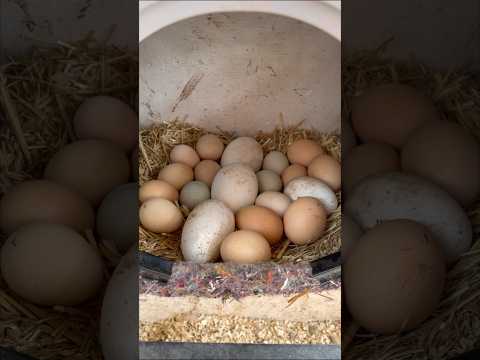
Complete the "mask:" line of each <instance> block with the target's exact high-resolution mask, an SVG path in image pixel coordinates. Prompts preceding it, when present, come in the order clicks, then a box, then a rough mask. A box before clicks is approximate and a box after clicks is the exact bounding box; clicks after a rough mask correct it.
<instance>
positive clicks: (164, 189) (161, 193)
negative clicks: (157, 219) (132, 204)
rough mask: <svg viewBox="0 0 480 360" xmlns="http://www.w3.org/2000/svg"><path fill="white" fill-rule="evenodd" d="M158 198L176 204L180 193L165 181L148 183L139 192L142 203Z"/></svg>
mask: <svg viewBox="0 0 480 360" xmlns="http://www.w3.org/2000/svg"><path fill="white" fill-rule="evenodd" d="M156 197H160V198H163V199H167V200H170V201H171V202H175V201H177V200H178V191H177V189H175V188H174V187H173V186H172V185H170V184H169V183H168V182H166V181H163V180H150V181H147V182H145V183H144V184H143V185H142V186H141V187H140V189H139V191H138V200H139V201H140V202H142V203H143V202H145V201H147V200H149V199H153V198H156Z"/></svg>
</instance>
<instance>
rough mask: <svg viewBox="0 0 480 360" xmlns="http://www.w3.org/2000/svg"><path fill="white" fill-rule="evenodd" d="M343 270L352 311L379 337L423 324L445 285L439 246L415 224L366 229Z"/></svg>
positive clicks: (392, 223)
mask: <svg viewBox="0 0 480 360" xmlns="http://www.w3.org/2000/svg"><path fill="white" fill-rule="evenodd" d="M342 269H343V279H344V280H343V284H344V287H345V296H346V302H347V306H348V308H349V310H350V313H351V314H352V316H353V318H354V319H355V321H356V322H357V323H358V324H359V325H360V326H362V327H364V328H366V329H368V330H369V331H371V332H374V333H378V334H397V333H399V332H402V331H408V330H411V329H413V328H415V327H417V326H419V325H420V324H421V323H422V322H423V321H424V320H425V319H427V318H428V317H429V316H430V315H431V314H432V312H433V311H434V310H435V308H436V307H437V305H438V303H439V301H440V298H441V295H442V292H443V286H444V282H445V263H444V260H443V256H442V252H441V250H440V248H439V246H438V245H437V243H436V241H435V240H434V239H433V238H432V236H431V234H430V232H429V231H428V230H427V229H426V228H425V227H424V226H422V225H420V224H418V223H416V222H414V221H411V220H391V221H385V222H383V223H381V224H379V225H377V226H375V227H374V228H372V229H371V230H369V231H367V232H366V233H365V235H363V236H362V237H361V238H360V240H359V241H358V243H357V245H356V246H355V248H354V249H353V251H352V253H351V254H350V256H349V257H348V259H347V261H346V263H344V264H343V267H342Z"/></svg>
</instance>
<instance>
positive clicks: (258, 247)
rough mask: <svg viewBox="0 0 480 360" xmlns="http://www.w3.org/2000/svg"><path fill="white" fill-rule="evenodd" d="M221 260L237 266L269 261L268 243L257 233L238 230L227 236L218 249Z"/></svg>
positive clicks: (270, 251) (270, 253)
mask: <svg viewBox="0 0 480 360" xmlns="http://www.w3.org/2000/svg"><path fill="white" fill-rule="evenodd" d="M220 253H221V256H222V260H223V261H225V262H233V263H237V264H253V263H259V262H265V261H268V260H270V259H271V257H272V250H271V248H270V244H269V243H268V241H267V240H266V239H265V238H264V237H263V236H262V235H260V234H259V233H256V232H254V231H249V230H239V231H235V232H233V233H231V234H230V235H228V236H227V237H226V238H225V240H223V242H222V246H221V249H220Z"/></svg>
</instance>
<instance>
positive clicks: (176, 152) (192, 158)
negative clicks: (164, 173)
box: [170, 144, 200, 168]
mask: <svg viewBox="0 0 480 360" xmlns="http://www.w3.org/2000/svg"><path fill="white" fill-rule="evenodd" d="M170 162H171V163H181V164H185V165H188V166H189V167H191V168H194V167H195V166H196V165H197V164H198V163H199V162H200V157H199V156H198V154H197V152H196V151H195V150H194V149H193V148H192V147H191V146H188V145H185V144H181V145H176V146H174V147H173V149H172V151H171V152H170Z"/></svg>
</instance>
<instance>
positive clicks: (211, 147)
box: [195, 134, 225, 160]
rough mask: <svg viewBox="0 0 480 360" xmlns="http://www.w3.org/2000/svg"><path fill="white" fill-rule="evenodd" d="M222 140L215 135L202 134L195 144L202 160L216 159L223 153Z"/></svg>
mask: <svg viewBox="0 0 480 360" xmlns="http://www.w3.org/2000/svg"><path fill="white" fill-rule="evenodd" d="M224 148H225V145H223V141H222V140H221V139H220V138H219V137H218V136H216V135H213V134H206V135H202V136H201V137H200V138H199V139H198V141H197V144H196V145H195V149H196V150H197V153H198V155H199V156H200V159H202V160H218V159H220V157H221V156H222V154H223V149H224Z"/></svg>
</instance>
